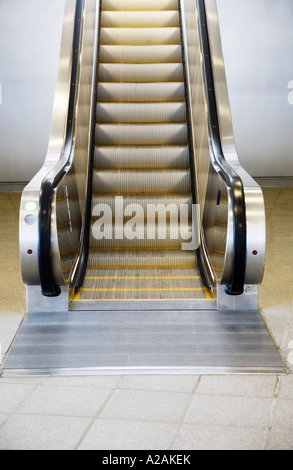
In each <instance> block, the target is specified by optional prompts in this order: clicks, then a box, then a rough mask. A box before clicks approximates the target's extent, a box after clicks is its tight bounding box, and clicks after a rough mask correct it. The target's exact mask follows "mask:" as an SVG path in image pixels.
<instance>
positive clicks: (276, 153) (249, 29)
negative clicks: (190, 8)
mask: <svg viewBox="0 0 293 470" xmlns="http://www.w3.org/2000/svg"><path fill="white" fill-rule="evenodd" d="M217 3H218V11H219V18H220V27H221V37H222V44H223V52H224V59H225V65H226V73H227V81H228V88H229V95H230V104H231V111H232V118H233V126H234V133H235V139H236V145H237V149H238V154H239V158H240V161H241V163H242V165H243V166H244V167H245V168H246V169H247V170H248V172H250V173H251V174H252V175H253V176H267V177H271V176H273V177H275V176H293V96H292V91H291V96H290V97H289V101H290V102H291V104H289V101H288V96H289V93H290V89H288V84H289V82H290V81H292V80H293V0H217ZM292 88H293V82H292Z"/></svg>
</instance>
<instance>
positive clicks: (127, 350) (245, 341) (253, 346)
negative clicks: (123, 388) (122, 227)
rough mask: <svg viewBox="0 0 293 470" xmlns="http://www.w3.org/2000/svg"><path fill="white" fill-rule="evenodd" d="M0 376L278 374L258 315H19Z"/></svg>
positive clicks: (272, 348)
mask: <svg viewBox="0 0 293 470" xmlns="http://www.w3.org/2000/svg"><path fill="white" fill-rule="evenodd" d="M2 372H3V373H4V374H5V375H8V374H9V375H95V374H107V373H108V374H115V373H119V374H131V373H136V374H139V373H140V374H149V373H153V374H158V373H161V374H164V373H168V374H172V373H176V374H180V373H183V374H223V373H274V374H275V373H277V374H279V373H283V372H285V366H284V363H283V361H282V359H281V356H280V354H279V352H278V350H277V348H276V346H275V344H274V341H273V339H272V337H271V336H270V334H269V331H268V330H267V327H266V325H265V323H264V321H263V319H262V317H261V315H260V313H259V312H249V313H248V312H219V311H211V310H206V311H190V310H183V311H182V310H181V311H179V310H178V311H136V312H134V311H122V312H117V311H116V312H115V311H70V312H68V313H58V314H57V313H56V314H54V313H50V314H48V313H38V314H29V315H27V316H26V317H25V319H24V321H23V323H22V325H21V327H20V329H19V331H18V334H17V335H16V338H15V340H14V342H13V344H12V346H11V348H10V350H9V352H8V355H7V357H6V359H5V361H4V364H3V367H2Z"/></svg>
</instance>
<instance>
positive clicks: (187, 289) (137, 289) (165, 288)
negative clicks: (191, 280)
mask: <svg viewBox="0 0 293 470" xmlns="http://www.w3.org/2000/svg"><path fill="white" fill-rule="evenodd" d="M203 290H204V289H203V288H202V287H134V288H132V287H125V288H124V287H121V288H119V287H109V288H104V287H101V288H100V287H93V288H88V287H86V288H83V289H82V292H123V291H125V292H131V291H135V292H139V291H169V292H171V291H203Z"/></svg>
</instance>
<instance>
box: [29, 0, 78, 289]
mask: <svg viewBox="0 0 293 470" xmlns="http://www.w3.org/2000/svg"><path fill="white" fill-rule="evenodd" d="M83 10H84V0H76V11H75V20H74V23H75V24H74V33H73V47H72V67H71V82H70V93H69V105H68V115H67V123H66V132H65V139H64V147H63V153H62V155H61V158H60V160H59V162H58V164H57V165H56V167H55V168H54V169H53V170H52V171H51V172H50V173H49V174H48V175H47V176H46V177H45V178H44V179H43V181H42V184H41V190H40V200H39V247H38V262H39V276H40V285H41V289H42V294H43V295H44V296H47V297H56V296H58V295H60V293H61V289H60V287H59V286H57V285H56V284H55V282H54V275H53V263H52V252H51V242H52V233H51V218H52V203H53V195H54V190H55V189H56V188H57V186H58V184H59V183H60V181H61V180H62V179H63V177H64V176H65V175H66V173H67V171H68V166H69V164H70V161H71V156H72V152H73V147H74V130H75V111H76V103H77V90H78V83H77V82H78V70H79V56H80V48H81V42H82V16H83Z"/></svg>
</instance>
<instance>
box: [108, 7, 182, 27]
mask: <svg viewBox="0 0 293 470" xmlns="http://www.w3.org/2000/svg"><path fill="white" fill-rule="evenodd" d="M101 25H102V28H117V27H118V28H141V27H142V28H166V27H174V26H175V27H178V26H179V11H178V10H177V11H174V10H171V11H168V10H167V11H160V10H158V11H155V12H153V11H102V15H101Z"/></svg>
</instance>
